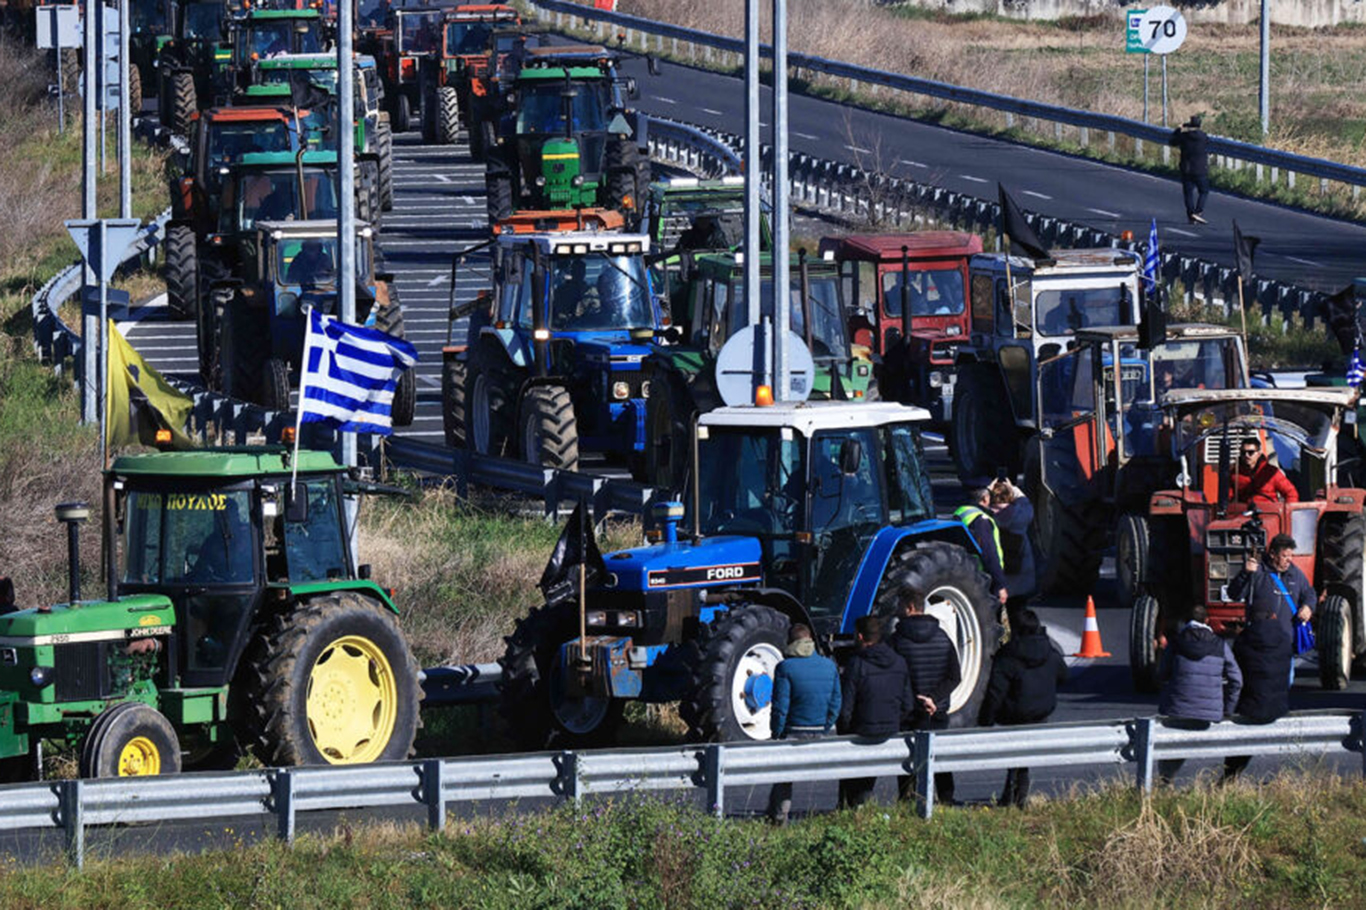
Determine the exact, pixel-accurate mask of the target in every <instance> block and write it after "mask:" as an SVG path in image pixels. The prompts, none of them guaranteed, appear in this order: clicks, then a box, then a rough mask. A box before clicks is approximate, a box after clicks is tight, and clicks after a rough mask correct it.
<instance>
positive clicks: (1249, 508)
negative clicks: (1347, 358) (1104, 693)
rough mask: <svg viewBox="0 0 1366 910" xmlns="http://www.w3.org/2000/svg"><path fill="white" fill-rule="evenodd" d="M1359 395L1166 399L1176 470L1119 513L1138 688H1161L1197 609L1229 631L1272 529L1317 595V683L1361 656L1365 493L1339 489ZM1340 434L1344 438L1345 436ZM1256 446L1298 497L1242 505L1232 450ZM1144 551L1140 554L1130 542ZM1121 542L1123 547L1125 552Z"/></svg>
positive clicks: (1181, 394) (1355, 455) (1365, 633)
mask: <svg viewBox="0 0 1366 910" xmlns="http://www.w3.org/2000/svg"><path fill="white" fill-rule="evenodd" d="M1357 397H1358V392H1357V391H1356V390H1355V389H1350V388H1334V389H1327V388H1325V389H1293V390H1292V389H1226V390H1219V391H1211V390H1206V389H1183V390H1179V391H1173V392H1169V393H1167V394H1166V395H1165V396H1163V399H1162V408H1163V411H1164V415H1165V420H1164V425H1165V426H1167V427H1169V428H1170V432H1171V434H1172V445H1173V452H1174V453H1175V454H1176V455H1177V457H1178V458H1179V463H1180V473H1179V475H1178V476H1177V479H1176V480H1177V483H1176V487H1175V488H1174V489H1162V490H1159V491H1157V492H1154V493H1153V494H1152V495H1151V496H1150V497H1149V499H1148V509H1147V514H1146V515H1137V516H1126V522H1125V528H1124V529H1123V530H1122V532H1121V533H1122V535H1128V536H1129V537H1131V538H1132V539H1131V549H1135V551H1136V552H1138V553H1140V554H1141V557H1140V558H1139V559H1138V560H1137V561H1136V566H1135V568H1136V569H1137V573H1136V579H1135V581H1136V590H1137V596H1136V597H1135V599H1134V602H1133V613H1132V620H1131V622H1132V628H1131V631H1130V644H1129V665H1130V670H1131V672H1132V674H1133V679H1134V685H1135V686H1136V687H1137V688H1138V689H1140V690H1144V691H1151V690H1153V689H1155V688H1156V686H1157V666H1158V662H1159V659H1160V657H1161V651H1162V649H1163V648H1164V647H1165V645H1166V641H1167V639H1168V637H1169V636H1170V635H1171V634H1172V633H1173V632H1174V630H1175V629H1176V628H1177V627H1178V626H1179V625H1180V624H1181V623H1182V622H1184V621H1186V620H1187V619H1188V618H1189V616H1190V611H1191V606H1192V604H1195V603H1202V604H1204V605H1205V607H1206V609H1207V610H1208V612H1209V624H1210V626H1211V627H1212V628H1213V629H1214V631H1215V632H1218V633H1220V634H1225V635H1231V634H1234V633H1236V632H1237V631H1238V630H1239V629H1240V628H1241V627H1242V625H1243V624H1244V621H1245V613H1246V604H1244V603H1242V602H1239V601H1236V600H1233V599H1232V598H1231V596H1230V594H1229V587H1230V584H1231V582H1232V581H1233V580H1234V578H1236V577H1237V575H1238V573H1239V572H1240V571H1241V570H1242V567H1243V562H1244V560H1245V559H1246V558H1247V557H1248V555H1249V554H1254V553H1255V554H1257V555H1258V556H1259V557H1260V556H1261V555H1262V553H1263V551H1265V549H1266V544H1267V541H1269V540H1270V539H1271V538H1273V537H1275V536H1276V535H1277V534H1288V535H1290V536H1291V537H1293V538H1294V540H1295V551H1294V556H1293V559H1294V563H1295V565H1297V566H1299V568H1300V569H1301V570H1302V571H1303V572H1304V574H1305V576H1306V577H1308V578H1309V579H1310V580H1311V581H1312V582H1313V585H1314V588H1315V589H1316V590H1317V591H1318V593H1319V597H1320V600H1319V604H1318V607H1317V609H1316V610H1315V623H1316V628H1315V637H1316V640H1317V650H1318V656H1319V679H1320V682H1321V684H1322V686H1323V688H1325V689H1341V688H1343V687H1344V686H1346V685H1347V683H1348V681H1349V680H1350V679H1351V673H1352V664H1353V661H1354V660H1355V659H1357V658H1359V657H1360V656H1361V655H1362V654H1363V653H1366V623H1363V604H1364V603H1366V589H1364V588H1363V572H1362V561H1363V552H1364V551H1366V515H1363V514H1362V506H1363V503H1366V490H1362V489H1358V488H1354V487H1346V486H1339V483H1340V482H1343V481H1344V480H1346V478H1347V477H1348V476H1349V475H1350V472H1351V471H1353V470H1354V466H1355V464H1357V463H1359V462H1360V459H1361V458H1362V454H1363V453H1362V448H1361V445H1360V443H1359V442H1358V441H1357V438H1356V434H1354V433H1351V432H1350V428H1348V427H1344V424H1349V423H1352V422H1354V420H1355V416H1356V407H1357ZM1345 430H1346V431H1345ZM1244 440H1253V441H1255V442H1257V444H1258V445H1259V446H1261V449H1262V451H1263V453H1265V454H1266V457H1267V458H1268V459H1270V460H1271V462H1272V463H1273V464H1275V465H1277V466H1278V467H1279V468H1280V469H1281V470H1282V471H1283V472H1284V473H1285V475H1286V478H1287V479H1288V480H1289V481H1290V482H1291V483H1292V484H1293V485H1294V486H1295V489H1296V491H1297V493H1298V495H1299V502H1296V503H1288V502H1285V501H1283V500H1282V501H1278V502H1277V504H1275V505H1270V504H1268V503H1266V502H1264V501H1254V502H1238V501H1237V500H1236V498H1235V495H1234V493H1233V491H1235V490H1237V489H1238V485H1237V478H1236V474H1237V471H1238V466H1237V462H1238V451H1239V446H1240V445H1241V444H1242V442H1243V441H1244ZM1135 543H1136V544H1139V546H1138V547H1137V548H1134V547H1133V544H1135ZM1124 549H1125V548H1124V546H1123V541H1121V542H1120V551H1121V552H1123V551H1124Z"/></svg>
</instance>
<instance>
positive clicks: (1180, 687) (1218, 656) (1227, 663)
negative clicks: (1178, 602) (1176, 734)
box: [1157, 604, 1243, 783]
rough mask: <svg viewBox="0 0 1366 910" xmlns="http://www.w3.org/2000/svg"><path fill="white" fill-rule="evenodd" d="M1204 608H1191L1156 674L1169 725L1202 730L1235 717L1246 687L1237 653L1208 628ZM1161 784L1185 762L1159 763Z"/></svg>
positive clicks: (1160, 710)
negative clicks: (1226, 718) (1186, 620)
mask: <svg viewBox="0 0 1366 910" xmlns="http://www.w3.org/2000/svg"><path fill="white" fill-rule="evenodd" d="M1208 616H1209V614H1208V613H1207V612H1206V610H1205V606H1204V604H1196V605H1195V606H1194V607H1193V608H1192V609H1191V620H1190V622H1188V623H1186V624H1185V625H1184V626H1182V627H1181V631H1179V632H1177V633H1176V635H1175V636H1174V637H1173V638H1172V639H1171V640H1170V641H1169V642H1168V643H1167V648H1166V650H1165V651H1163V653H1162V662H1161V664H1160V665H1159V667H1158V671H1157V676H1158V679H1159V680H1160V681H1161V682H1162V695H1161V697H1160V698H1159V699H1158V702H1157V712H1158V713H1159V714H1161V715H1163V716H1164V717H1165V718H1166V720H1165V723H1166V725H1167V726H1169V727H1178V728H1180V729H1183V730H1204V729H1208V728H1209V725H1210V724H1217V723H1218V722H1219V721H1221V720H1223V719H1224V718H1225V717H1228V716H1230V715H1232V714H1233V710H1234V708H1235V707H1236V706H1237V704H1238V696H1239V694H1241V692H1242V689H1243V674H1242V672H1241V671H1240V670H1239V669H1238V662H1237V661H1236V660H1234V658H1233V649H1232V648H1230V647H1229V645H1228V642H1226V641H1224V640H1223V639H1222V638H1220V637H1219V636H1218V635H1215V634H1214V630H1213V629H1211V628H1210V627H1209V626H1208V625H1206V623H1205V621H1206V619H1208ZM1157 764H1158V774H1159V776H1160V777H1161V778H1162V782H1163V783H1171V780H1172V778H1173V777H1175V776H1176V772H1177V771H1178V770H1180V768H1181V764H1182V759H1179V758H1175V759H1165V760H1162V761H1159V762H1158V763H1157Z"/></svg>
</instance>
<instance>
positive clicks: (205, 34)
mask: <svg viewBox="0 0 1366 910" xmlns="http://www.w3.org/2000/svg"><path fill="white" fill-rule="evenodd" d="M222 36H223V4H221V3H191V4H190V5H188V6H186V7H185V37H186V38H205V39H208V40H210V41H218V40H220V39H221V38H222Z"/></svg>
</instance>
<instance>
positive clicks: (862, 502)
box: [802, 428, 887, 621]
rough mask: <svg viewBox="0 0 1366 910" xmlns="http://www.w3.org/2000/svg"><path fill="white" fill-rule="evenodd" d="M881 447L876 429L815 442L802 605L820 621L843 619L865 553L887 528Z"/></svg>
mask: <svg viewBox="0 0 1366 910" xmlns="http://www.w3.org/2000/svg"><path fill="white" fill-rule="evenodd" d="M879 442H880V441H879V438H878V431H877V430H876V429H873V428H863V429H853V430H831V431H823V432H819V433H817V434H816V435H815V437H814V438H813V439H812V442H811V458H810V472H811V481H810V483H809V484H808V485H807V489H808V490H809V491H810V492H809V495H808V500H809V504H810V512H809V515H810V522H809V524H808V527H809V528H810V529H811V546H809V547H806V548H805V550H806V566H805V571H804V572H803V577H804V578H805V579H807V586H806V590H805V591H803V592H802V594H803V596H802V601H803V603H805V604H806V606H807V609H809V610H810V611H811V615H812V616H813V617H814V618H816V619H817V620H818V621H819V620H820V618H822V617H825V618H831V619H834V620H838V619H839V617H840V616H841V613H842V611H843V609H844V604H845V602H846V601H847V600H848V597H849V588H850V586H851V585H852V584H853V582H854V578H855V577H856V576H857V575H858V569H859V564H860V563H861V562H862V561H863V554H864V553H866V552H867V550H868V545H869V544H870V543H871V542H872V540H873V537H874V536H876V534H877V532H878V531H879V530H881V529H882V527H883V526H884V525H885V524H886V523H887V520H886V519H887V495H886V494H887V491H886V478H885V476H884V474H883V472H882V471H881V470H880V469H879V465H880V460H879V456H880V454H881V452H882V451H883V450H882V448H881V447H880V445H879Z"/></svg>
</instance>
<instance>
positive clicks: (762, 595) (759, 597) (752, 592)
mask: <svg viewBox="0 0 1366 910" xmlns="http://www.w3.org/2000/svg"><path fill="white" fill-rule="evenodd" d="M734 590H736V591H738V592H740V593H741V594H742V596H744V598H745V599H746V600H748V601H749V602H750V603H754V604H762V605H763V606H765V607H772V608H773V609H774V610H777V611H778V612H779V613H781V614H783V615H784V616H786V617H787V618H788V619H789V620H790V621H791V623H792V624H793V625H796V624H797V623H801V624H802V625H804V626H806V627H807V628H808V629H813V630H814V629H815V628H816V626H815V624H814V623H813V622H812V620H811V613H810V612H809V611H808V610H807V609H806V605H805V604H803V603H802V602H801V601H800V600H798V599H797V598H795V597H793V596H792V595H791V594H790V593H788V592H787V591H784V590H783V589H782V588H735V589H734ZM816 649H817V650H818V651H820V652H821V653H822V654H825V655H827V656H828V655H829V653H830V643H829V642H828V641H827V640H826V639H825V637H824V636H818V637H817V638H816Z"/></svg>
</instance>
